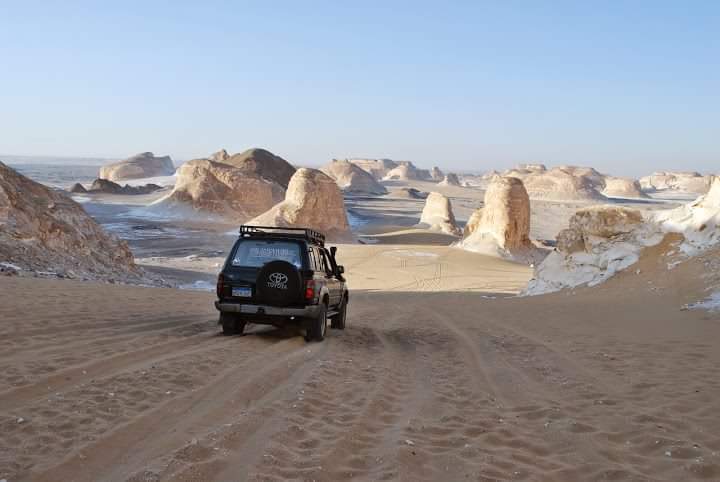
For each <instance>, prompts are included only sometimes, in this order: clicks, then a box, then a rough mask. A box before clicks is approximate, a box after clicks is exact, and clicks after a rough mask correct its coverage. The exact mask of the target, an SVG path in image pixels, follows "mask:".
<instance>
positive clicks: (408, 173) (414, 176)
mask: <svg viewBox="0 0 720 482" xmlns="http://www.w3.org/2000/svg"><path fill="white" fill-rule="evenodd" d="M383 179H384V180H386V181H427V180H430V179H431V176H430V171H428V170H427V169H418V168H417V167H415V165H414V164H413V163H412V162H410V161H400V162H398V166H397V167H395V168H393V169H391V170H390V171H388V172H387V173H386V174H385V177H384V178H383Z"/></svg>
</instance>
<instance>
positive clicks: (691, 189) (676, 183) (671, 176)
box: [640, 172, 712, 195]
mask: <svg viewBox="0 0 720 482" xmlns="http://www.w3.org/2000/svg"><path fill="white" fill-rule="evenodd" d="M711 183H712V176H703V175H702V174H700V173H698V172H655V173H653V174H651V175H649V176H645V177H643V178H640V186H641V187H642V189H644V190H645V191H648V192H662V191H674V192H677V193H685V194H697V195H699V194H705V193H706V192H707V191H708V189H709V188H710V184H711Z"/></svg>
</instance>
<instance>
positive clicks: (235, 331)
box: [220, 313, 245, 336]
mask: <svg viewBox="0 0 720 482" xmlns="http://www.w3.org/2000/svg"><path fill="white" fill-rule="evenodd" d="M220 325H222V333H223V335H225V336H231V335H242V333H243V331H245V321H244V320H242V319H241V318H240V317H239V316H238V315H236V314H234V313H220Z"/></svg>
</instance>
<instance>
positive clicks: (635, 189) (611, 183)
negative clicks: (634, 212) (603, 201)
mask: <svg viewBox="0 0 720 482" xmlns="http://www.w3.org/2000/svg"><path fill="white" fill-rule="evenodd" d="M602 194H603V195H604V196H607V197H618V198H626V199H644V198H648V195H647V194H645V193H644V192H643V190H642V187H640V183H639V182H638V181H636V180H635V179H628V178H624V177H606V178H605V189H604V190H603V192H602Z"/></svg>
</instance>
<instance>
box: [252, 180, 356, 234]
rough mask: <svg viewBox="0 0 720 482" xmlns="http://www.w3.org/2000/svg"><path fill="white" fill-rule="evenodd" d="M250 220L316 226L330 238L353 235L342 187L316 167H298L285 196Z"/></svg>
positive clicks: (269, 223)
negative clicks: (341, 190)
mask: <svg viewBox="0 0 720 482" xmlns="http://www.w3.org/2000/svg"><path fill="white" fill-rule="evenodd" d="M248 224H257V225H262V226H279V227H304V228H312V229H315V230H318V231H320V232H322V233H324V234H325V235H326V236H327V237H328V239H330V240H334V241H347V240H351V239H352V234H351V232H350V225H349V224H348V219H347V213H346V212H345V202H344V200H343V196H342V192H340V188H339V187H338V185H337V184H336V183H335V181H334V180H333V179H332V178H331V177H330V176H328V175H327V174H325V173H323V172H322V171H319V170H316V169H307V168H301V169H298V170H297V172H295V174H294V175H293V177H292V179H290V183H289V185H288V189H287V193H286V194H285V200H283V201H282V202H280V203H279V204H276V205H275V206H273V207H272V208H270V209H269V210H268V211H267V212H264V213H263V214H260V215H259V216H257V217H256V218H254V219H252V220H250V221H248Z"/></svg>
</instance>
